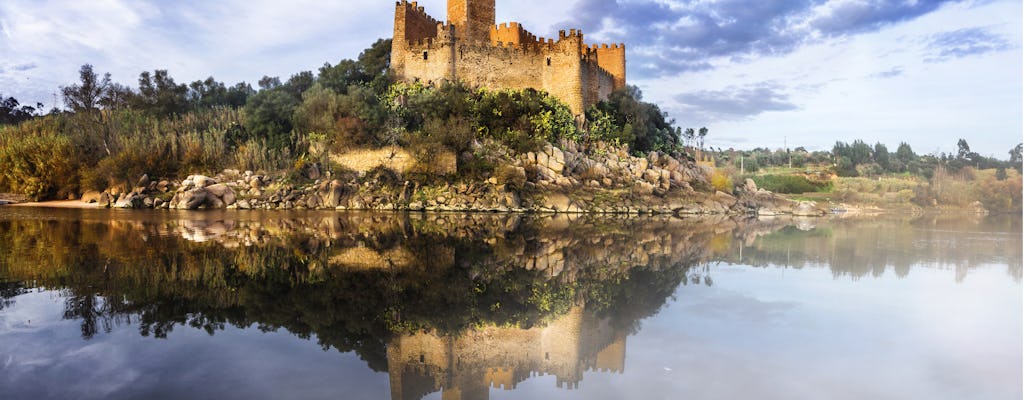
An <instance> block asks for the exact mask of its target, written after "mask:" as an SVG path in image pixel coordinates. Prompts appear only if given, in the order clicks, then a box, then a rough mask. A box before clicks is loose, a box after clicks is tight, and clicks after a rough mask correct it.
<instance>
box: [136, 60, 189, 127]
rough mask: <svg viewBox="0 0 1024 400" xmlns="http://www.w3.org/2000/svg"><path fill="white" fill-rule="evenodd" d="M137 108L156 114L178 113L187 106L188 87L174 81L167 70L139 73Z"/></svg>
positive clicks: (183, 110)
mask: <svg viewBox="0 0 1024 400" xmlns="http://www.w3.org/2000/svg"><path fill="white" fill-rule="evenodd" d="M136 106H137V107H138V108H139V109H142V110H146V111H149V112H152V113H153V114H155V115H158V116H167V115H173V114H180V113H183V112H185V110H186V109H187V108H188V87H187V86H185V85H179V84H177V83H175V82H174V78H171V76H170V75H169V74H168V73H167V70H164V69H158V70H156V71H153V74H152V75H151V74H150V73H149V71H145V72H143V73H141V74H139V93H138V96H136Z"/></svg>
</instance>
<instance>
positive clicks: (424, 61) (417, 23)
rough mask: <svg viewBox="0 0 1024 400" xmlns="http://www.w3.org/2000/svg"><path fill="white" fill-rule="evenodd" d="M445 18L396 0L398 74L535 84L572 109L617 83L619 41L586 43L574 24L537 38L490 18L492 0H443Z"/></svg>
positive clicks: (620, 82) (502, 85) (496, 85)
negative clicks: (554, 34) (552, 36)
mask: <svg viewBox="0 0 1024 400" xmlns="http://www.w3.org/2000/svg"><path fill="white" fill-rule="evenodd" d="M448 13H449V14H448V16H449V24H444V23H440V22H438V21H436V20H434V19H433V18H431V17H430V16H429V15H427V14H426V13H425V12H424V11H423V8H422V7H419V6H417V4H416V3H415V2H411V3H410V2H407V1H404V0H403V1H401V2H399V3H396V13H395V40H394V41H393V44H392V54H391V68H392V70H393V71H394V72H395V74H396V76H398V77H399V78H400V79H403V80H406V81H414V80H419V81H421V82H424V83H427V84H441V83H442V82H443V81H445V80H460V81H463V82H466V83H469V84H471V85H478V86H483V87H488V88H491V89H516V90H521V89H529V88H532V89H538V90H544V91H546V92H548V93H550V94H551V95H552V96H554V97H556V98H558V99H559V100H561V101H562V102H564V103H565V104H566V105H568V106H569V109H570V110H571V111H572V112H573V114H576V115H580V114H583V112H584V111H585V110H586V107H589V106H590V105H592V104H595V103H597V102H599V101H601V100H603V99H606V98H607V97H608V95H609V94H610V93H611V92H612V91H613V90H615V89H619V88H622V87H625V82H626V81H625V79H626V75H625V68H626V60H625V54H626V53H625V46H623V45H614V46H608V45H601V46H596V45H595V46H593V47H591V46H587V45H585V44H584V43H583V33H582V32H580V31H577V30H575V29H573V30H570V31H569V32H568V33H566V32H565V31H561V32H559V35H558V39H557V40H555V39H549V40H545V39H544V38H540V39H538V38H537V37H536V36H534V35H533V34H532V33H530V32H529V31H527V30H526V29H524V28H523V27H522V26H521V25H519V24H518V23H514V22H513V23H511V24H502V25H499V26H495V25H494V1H493V0H450V1H449V2H448Z"/></svg>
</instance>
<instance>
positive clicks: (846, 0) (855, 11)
mask: <svg viewBox="0 0 1024 400" xmlns="http://www.w3.org/2000/svg"><path fill="white" fill-rule="evenodd" d="M954 2H957V1H954V0H915V1H891V0H839V1H829V2H828V3H826V4H824V5H823V6H822V7H821V9H820V10H821V11H822V14H821V15H819V16H817V17H815V18H814V19H813V20H811V21H810V24H811V26H812V27H813V28H814V29H816V30H817V31H819V32H821V33H823V34H826V35H830V36H831V35H843V34H850V33H860V32H869V31H875V30H878V29H879V28H882V27H885V26H888V25H891V24H894V23H898V22H903V21H909V20H911V19H914V18H917V17H920V16H922V15H925V14H927V13H930V12H932V11H935V10H937V9H938V8H939V7H942V6H943V5H945V4H947V3H954Z"/></svg>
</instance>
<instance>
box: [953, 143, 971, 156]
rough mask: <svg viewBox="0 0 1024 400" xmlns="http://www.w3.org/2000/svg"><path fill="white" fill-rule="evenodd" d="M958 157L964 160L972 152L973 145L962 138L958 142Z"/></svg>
mask: <svg viewBox="0 0 1024 400" xmlns="http://www.w3.org/2000/svg"><path fill="white" fill-rule="evenodd" d="M956 149H957V150H956V158H958V159H961V160H964V159H967V156H968V155H970V154H971V146H969V145H968V144H967V141H966V140H964V139H960V140H959V141H957V142H956Z"/></svg>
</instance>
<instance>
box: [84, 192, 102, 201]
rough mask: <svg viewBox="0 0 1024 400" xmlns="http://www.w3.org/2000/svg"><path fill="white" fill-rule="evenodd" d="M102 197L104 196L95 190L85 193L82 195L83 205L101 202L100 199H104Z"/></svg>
mask: <svg viewBox="0 0 1024 400" xmlns="http://www.w3.org/2000/svg"><path fill="white" fill-rule="evenodd" d="M102 196H103V194H102V193H100V192H97V191H95V190H90V191H88V192H85V193H83V194H82V202H83V203H90V204H91V203H97V202H99V201H100V197H102Z"/></svg>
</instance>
